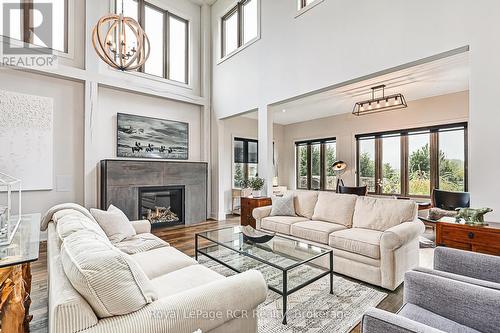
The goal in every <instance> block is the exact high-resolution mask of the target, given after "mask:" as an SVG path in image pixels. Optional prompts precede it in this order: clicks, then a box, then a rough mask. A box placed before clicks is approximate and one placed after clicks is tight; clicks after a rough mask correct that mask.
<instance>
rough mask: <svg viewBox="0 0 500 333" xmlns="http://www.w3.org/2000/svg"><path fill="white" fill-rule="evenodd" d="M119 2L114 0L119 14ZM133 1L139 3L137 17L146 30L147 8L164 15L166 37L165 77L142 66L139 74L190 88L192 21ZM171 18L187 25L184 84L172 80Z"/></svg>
mask: <svg viewBox="0 0 500 333" xmlns="http://www.w3.org/2000/svg"><path fill="white" fill-rule="evenodd" d="M119 1H120V0H113V3H114V9H115V12H117V9H118V8H119V7H118V3H119ZM133 1H135V2H137V10H138V13H137V17H138V18H139V20H138V23H139V25H140V26H141V27H142V28H143V29H145V26H146V6H147V7H150V8H152V9H154V10H156V11H158V12H161V13H162V14H163V36H164V41H163V76H158V75H155V74H151V73H147V72H145V69H144V68H145V65H143V66H141V67H140V68H139V69H138V72H139V73H142V74H144V75H147V76H150V77H153V78H157V79H162V80H168V81H171V82H173V83H176V84H181V85H188V86H189V85H190V82H191V80H190V77H189V75H190V73H191V69H190V67H191V64H190V61H189V60H190V55H189V52H190V45H189V40H190V28H191V22H190V20H189V19H186V18H184V17H182V16H179V15H177V14H174V13H172V12H171V11H170V10H168V9H164V8H162V7H159V6H157V5H155V4H153V3H151V2H148V1H145V0H133ZM170 17H173V18H174V19H177V20H179V21H183V22H184V23H186V41H185V42H186V43H185V46H186V48H185V53H186V55H185V62H186V66H185V76H186V80H185V81H184V82H183V81H177V80H173V79H171V78H170V61H169V58H170V55H169V50H170V28H169V25H170V20H169V18H170ZM146 33H147V32H146Z"/></svg>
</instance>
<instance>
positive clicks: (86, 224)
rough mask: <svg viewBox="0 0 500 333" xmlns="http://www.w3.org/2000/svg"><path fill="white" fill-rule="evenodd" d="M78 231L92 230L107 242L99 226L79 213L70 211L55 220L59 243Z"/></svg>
mask: <svg viewBox="0 0 500 333" xmlns="http://www.w3.org/2000/svg"><path fill="white" fill-rule="evenodd" d="M56 214H57V213H56ZM80 230H92V231H94V232H95V233H97V234H99V235H101V236H102V237H104V238H105V239H106V241H108V242H109V239H108V238H107V235H106V233H105V232H104V231H103V230H102V228H101V227H100V226H99V224H97V223H96V222H95V221H94V220H93V219H92V220H91V219H89V218H88V217H87V216H85V215H83V214H82V213H80V212H79V211H76V210H70V211H69V212H68V213H66V214H64V215H62V217H59V218H57V223H56V231H57V234H58V235H59V239H60V240H61V241H63V240H64V238H66V237H68V236H70V235H71V234H73V233H74V232H77V231H80Z"/></svg>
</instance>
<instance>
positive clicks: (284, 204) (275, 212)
mask: <svg viewBox="0 0 500 333" xmlns="http://www.w3.org/2000/svg"><path fill="white" fill-rule="evenodd" d="M271 200H272V202H273V206H272V208H271V214H270V216H295V208H294V206H293V195H289V194H287V195H284V196H282V197H272V198H271Z"/></svg>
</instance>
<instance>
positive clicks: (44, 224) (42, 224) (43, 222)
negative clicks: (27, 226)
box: [40, 203, 97, 231]
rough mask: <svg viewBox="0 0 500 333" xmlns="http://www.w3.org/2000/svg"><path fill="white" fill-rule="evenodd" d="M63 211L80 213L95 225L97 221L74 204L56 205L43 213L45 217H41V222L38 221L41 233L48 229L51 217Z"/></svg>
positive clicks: (85, 209) (82, 208)
mask: <svg viewBox="0 0 500 333" xmlns="http://www.w3.org/2000/svg"><path fill="white" fill-rule="evenodd" d="M64 209H73V210H76V211H78V212H80V213H82V214H83V215H85V216H86V217H88V218H89V219H91V220H92V221H94V222H95V223H97V221H96V220H95V219H94V217H93V216H92V215H91V214H90V212H89V211H88V210H87V208H85V207H82V206H80V205H79V204H75V203H64V204H60V205H56V206H54V207H52V208H50V209H49V210H48V211H47V213H45V215H44V216H43V217H42V220H41V221H40V230H42V231H45V230H47V228H48V227H49V222H50V221H52V217H53V215H54V214H55V213H57V212H59V211H61V210H64Z"/></svg>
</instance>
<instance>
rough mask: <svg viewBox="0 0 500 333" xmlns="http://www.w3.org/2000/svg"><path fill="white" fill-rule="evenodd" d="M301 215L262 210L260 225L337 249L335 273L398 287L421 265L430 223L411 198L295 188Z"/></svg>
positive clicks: (258, 218)
mask: <svg viewBox="0 0 500 333" xmlns="http://www.w3.org/2000/svg"><path fill="white" fill-rule="evenodd" d="M290 193H291V194H292V195H293V196H294V208H295V214H296V215H295V216H270V213H271V206H267V207H260V208H256V209H254V211H253V217H254V218H255V220H256V222H257V229H262V230H264V231H270V232H275V233H278V234H282V235H287V236H290V237H292V238H296V239H301V240H306V241H307V242H308V243H312V244H316V245H319V246H323V247H329V248H332V249H333V251H334V271H335V272H337V273H340V274H344V275H347V276H350V277H353V278H355V279H358V280H361V281H365V282H368V283H370V284H373V285H377V286H381V287H383V288H386V289H389V290H394V289H396V288H397V287H398V286H399V285H400V284H401V282H403V279H404V273H405V272H406V271H408V270H411V269H412V268H414V267H416V266H418V263H419V237H420V235H422V234H423V232H424V230H425V227H424V224H423V223H422V222H421V221H420V220H419V219H418V218H417V210H418V208H417V204H416V203H415V202H414V201H410V200H395V199H386V198H373V197H357V196H354V195H348V194H337V193H333V192H316V191H291V192H290Z"/></svg>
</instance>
